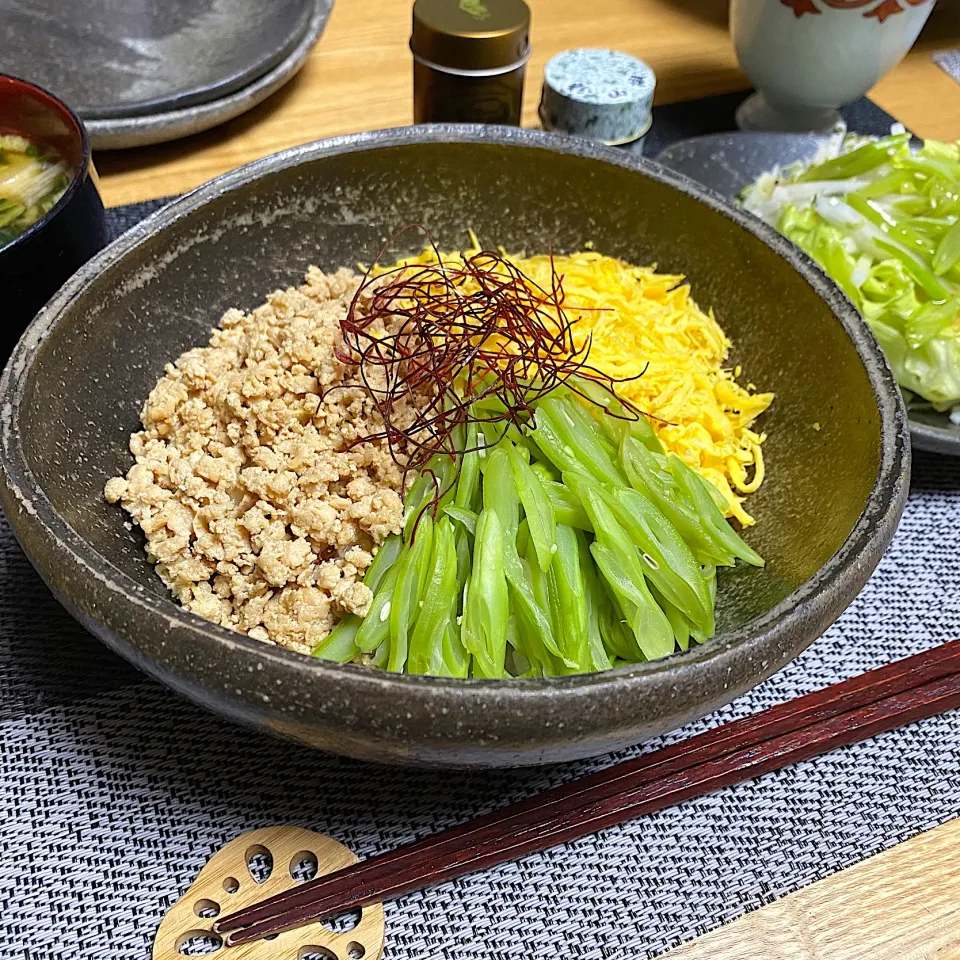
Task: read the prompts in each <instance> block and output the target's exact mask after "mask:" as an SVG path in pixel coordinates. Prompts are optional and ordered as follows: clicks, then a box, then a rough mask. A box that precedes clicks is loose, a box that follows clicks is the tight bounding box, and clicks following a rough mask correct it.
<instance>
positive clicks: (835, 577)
mask: <svg viewBox="0 0 960 960" xmlns="http://www.w3.org/2000/svg"><path fill="white" fill-rule="evenodd" d="M410 222H420V223H423V224H424V225H425V226H426V227H427V228H428V229H429V230H430V232H431V233H432V235H433V236H434V237H436V238H437V240H438V241H439V243H440V244H441V245H442V246H445V245H457V244H461V243H463V242H464V241H465V240H466V236H467V234H466V231H467V229H468V228H469V227H473V228H474V229H475V230H476V231H477V233H478V235H479V236H480V237H481V238H482V239H483V240H485V241H487V242H489V243H491V244H492V243H504V244H505V245H506V246H507V247H509V248H513V249H526V250H529V251H535V250H546V249H547V247H548V244H550V245H552V247H553V249H554V250H557V251H570V250H576V249H582V248H583V247H584V245H585V244H586V243H587V242H589V241H592V242H593V243H594V244H595V245H596V248H597V249H599V250H601V251H604V252H606V253H609V254H612V255H615V256H620V257H624V258H626V259H628V260H631V261H634V262H636V263H649V262H652V261H657V262H658V263H659V264H660V267H661V268H662V269H663V270H667V271H674V272H683V273H686V274H687V275H688V276H689V278H690V280H691V282H692V284H693V289H694V290H695V291H696V293H697V296H698V298H699V300H700V301H701V302H702V303H703V304H705V305H707V304H709V305H712V306H713V307H715V308H716V310H717V312H718V315H719V317H720V320H721V322H722V323H723V325H724V327H725V328H726V330H727V331H728V333H729V334H730V336H731V337H732V339H733V342H734V343H735V344H736V353H735V355H734V356H733V357H732V358H731V361H732V362H735V363H740V364H742V365H743V367H744V370H745V371H746V376H747V377H748V378H749V379H750V380H751V381H753V382H755V383H757V384H760V385H762V386H764V387H769V388H771V389H773V390H775V391H776V392H777V399H776V402H775V403H774V405H773V407H772V408H771V410H770V411H768V412H767V413H766V414H764V420H763V429H764V430H766V431H767V432H768V433H769V440H768V441H767V445H766V446H765V451H766V461H767V468H768V475H767V480H766V481H765V483H764V485H763V487H762V488H761V490H760V491H759V492H758V493H757V494H756V495H755V496H754V497H752V498H751V501H750V504H751V510H752V511H754V513H755V515H756V517H757V521H758V522H757V525H756V526H755V527H752V528H750V530H749V531H748V533H747V534H746V536H747V539H748V540H749V541H750V542H751V544H753V546H754V547H755V548H756V549H758V550H759V551H760V552H761V553H762V554H763V555H764V557H765V558H766V559H767V566H766V567H765V568H764V569H762V570H756V569H753V568H743V569H739V568H738V569H736V570H733V571H724V573H723V575H722V577H721V581H720V585H719V592H718V596H719V605H718V635H717V636H716V637H715V638H714V639H712V640H711V641H709V642H708V643H706V644H704V645H703V646H700V647H697V648H696V649H691V650H689V651H688V652H686V653H683V654H677V655H674V656H671V657H668V658H666V659H664V660H660V661H657V662H654V663H647V664H640V665H637V666H634V667H630V668H623V669H618V670H614V671H610V672H608V673H604V674H593V675H586V676H577V677H565V678H558V679H549V680H512V681H483V680H449V679H442V678H435V677H417V676H400V675H395V674H387V673H383V672H381V671H377V670H374V669H370V668H363V667H355V666H350V665H347V666H340V665H337V664H330V663H323V662H321V661H317V660H313V659H311V658H309V657H304V656H300V655H298V654H295V653H292V652H290V651H287V650H283V649H280V648H276V647H271V646H266V645H264V644H262V643H258V642H257V641H255V640H251V639H249V638H248V637H245V636H242V635H240V634H237V633H232V632H230V631H228V630H226V629H224V628H221V627H217V626H214V625H212V624H210V623H207V622H206V621H204V620H201V619H199V618H198V617H196V616H194V615H192V614H189V613H187V612H186V611H184V610H182V609H181V608H180V607H178V606H177V605H176V604H175V603H174V602H173V601H172V600H171V598H170V596H169V595H168V594H167V592H166V591H165V589H164V588H163V586H162V584H161V583H160V581H159V579H158V578H157V576H156V574H155V573H154V571H153V569H152V567H151V566H150V565H149V564H148V563H147V561H146V559H145V557H144V552H143V541H142V539H141V538H140V537H139V536H138V535H137V533H136V532H131V531H130V530H128V529H127V528H126V527H125V526H124V520H125V515H124V514H123V512H122V511H121V510H119V509H118V508H116V507H112V506H110V505H108V504H107V503H106V502H105V501H104V499H103V485H104V482H105V480H106V479H107V478H108V477H111V476H114V475H116V474H117V473H119V472H123V471H126V470H127V469H128V468H129V466H130V464H131V457H130V454H129V451H128V449H127V443H128V438H129V435H130V433H131V432H132V431H133V430H135V429H137V428H138V414H139V410H140V407H141V404H142V402H143V399H144V397H145V396H146V395H147V393H148V392H149V391H150V389H151V388H152V386H153V384H154V383H155V381H156V379H157V377H158V375H160V374H161V372H162V370H163V366H164V364H165V363H166V362H167V361H168V360H170V359H172V358H175V357H176V356H177V355H179V354H180V353H181V352H182V351H183V350H185V349H187V348H189V347H192V346H195V345H198V344H203V343H206V342H207V340H208V338H209V335H210V328H211V326H213V325H215V324H216V322H217V320H218V318H219V317H220V316H221V315H222V313H223V312H224V311H225V310H226V309H227V308H229V307H234V306H239V307H243V308H250V307H253V306H254V305H256V304H258V303H260V302H262V300H263V298H264V296H265V294H266V293H267V292H269V291H271V290H274V289H276V288H277V287H278V286H284V285H288V284H294V283H297V282H299V281H300V278H301V277H302V275H303V273H304V271H305V270H306V268H307V266H308V265H309V264H317V265H318V266H320V267H321V268H323V269H328V270H329V269H333V268H336V267H339V266H342V265H344V264H354V263H356V262H357V261H363V260H366V261H369V260H370V259H371V257H372V256H373V255H374V253H375V252H376V251H377V250H378V249H379V248H380V246H381V244H382V243H383V242H384V240H385V239H386V238H387V237H388V236H390V235H392V234H393V233H394V232H395V231H396V230H397V229H398V228H399V227H400V226H402V225H404V224H407V223H410ZM410 243H411V245H413V243H414V241H413V240H412V238H411V241H410ZM397 252H398V253H403V252H413V251H412V249H410V250H408V251H404V250H401V249H398V250H397ZM758 276H760V277H763V278H764V282H763V283H757V282H756V277H758ZM772 317H775V318H776V322H775V323H773V322H771V318H772ZM814 424H819V426H820V429H819V430H818V429H816V428H815V427H814ZM909 464H910V445H909V442H908V435H907V430H906V419H905V414H904V410H903V404H902V401H901V399H900V394H899V392H898V391H897V389H896V385H895V383H894V381H893V378H892V376H891V374H890V371H889V368H888V367H887V364H886V362H885V360H884V359H883V357H882V356H881V354H880V352H879V351H878V349H877V346H876V343H875V341H874V339H873V337H871V336H869V334H868V332H867V331H866V330H865V328H864V326H863V324H862V323H861V321H860V319H859V317H858V316H857V314H856V312H855V311H854V310H853V308H852V307H851V305H850V304H849V303H848V301H847V300H846V299H845V298H844V297H842V296H841V295H840V294H839V293H838V291H837V289H836V287H835V286H834V285H833V284H832V283H829V282H828V281H827V280H826V279H825V278H824V276H823V274H822V273H820V271H819V270H817V269H815V267H814V266H813V264H812V263H811V262H810V260H808V259H807V257H806V256H805V255H804V254H802V253H801V252H800V251H798V250H797V249H796V248H794V247H793V246H792V245H791V244H789V243H787V242H786V241H785V240H783V238H782V237H779V236H778V235H777V234H776V232H775V231H773V230H771V229H769V228H767V227H766V226H765V225H764V224H762V223H760V222H759V221H758V220H756V219H755V218H754V217H749V216H746V215H745V214H743V213H741V212H738V211H737V210H735V209H733V208H732V207H731V206H730V205H729V204H727V203H726V202H725V201H722V200H720V199H718V198H716V197H715V196H713V195H711V194H707V193H705V192H704V191H702V190H701V189H700V188H699V187H697V186H696V185H695V184H694V183H692V182H691V181H689V180H687V179H685V178H683V177H680V176H678V175H677V174H674V173H672V172H670V171H668V170H665V169H664V168H662V167H659V166H657V165H656V164H651V163H649V162H647V161H644V160H642V159H639V158H635V157H633V156H630V155H625V154H623V153H621V152H620V151H617V150H615V149H611V148H606V147H600V146H596V145H593V144H590V143H587V142H586V141H583V140H577V139H570V138H564V137H557V136H553V135H550V134H546V133H542V132H537V131H529V130H520V129H516V128H505V127H471V126H462V127H457V126H447V125H433V126H427V127H407V128H403V129H400V130H386V131H378V132H376V133H370V134H359V135H355V136H350V137H343V138H338V139H335V140H327V141H322V142H320V143H316V144H310V145H307V146H303V147H297V148H295V149H293V150H288V151H286V152H284V153H281V154H278V155H276V156H273V157H269V158H267V159H264V160H261V161H258V162H256V163H254V164H251V165H249V166H247V167H243V168H241V169H239V170H236V171H234V172H232V173H230V174H227V175H226V176H224V177H221V178H219V179H218V180H215V181H213V182H211V183H209V184H206V185H205V186H203V187H200V188H199V189H198V190H195V191H194V192H193V193H190V194H188V195H187V196H185V197H183V198H182V199H180V200H178V201H176V202H175V203H173V204H171V205H170V206H168V207H166V208H164V209H163V210H162V211H160V212H159V213H157V214H155V215H154V216H153V217H151V218H149V219H148V220H146V221H144V222H142V223H140V224H138V225H137V226H136V227H134V228H133V229H132V230H131V231H129V232H128V233H126V234H124V236H123V237H122V238H121V239H119V240H118V241H117V242H116V243H114V244H113V245H112V246H110V247H109V248H107V250H105V251H104V252H103V253H102V254H101V255H100V256H98V257H97V258H95V259H94V260H93V261H91V262H90V263H89V264H88V265H87V266H86V267H84V268H83V269H82V270H81V271H80V272H79V273H78V274H76V275H75V276H74V277H73V278H72V279H71V280H70V281H69V282H68V283H67V285H66V286H65V287H64V288H63V289H62V290H61V291H60V293H58V294H57V295H56V297H55V298H54V299H53V300H52V301H51V302H50V303H49V304H48V305H47V306H46V308H45V309H44V310H43V311H42V312H41V313H40V314H39V316H38V317H37V319H36V320H35V321H34V322H33V324H32V325H31V326H30V328H29V329H28V331H27V333H26V334H25V335H24V337H23V338H22V339H21V341H20V343H19V344H18V346H17V349H16V351H15V352H14V355H13V356H12V358H11V360H10V362H9V364H8V365H7V368H6V370H5V371H4V374H3V377H2V379H0V467H2V470H0V500H2V503H3V507H4V509H5V511H6V514H7V517H8V518H9V520H10V523H11V525H12V527H13V529H14V531H15V533H16V535H17V537H18V538H19V540H20V542H21V544H22V545H23V546H24V549H25V550H26V552H27V554H28V556H29V557H30V559H31V560H32V562H33V563H34V565H35V566H36V567H37V569H38V570H39V571H40V573H41V575H42V576H43V577H44V579H45V580H46V582H47V583H48V584H50V586H51V587H52V588H53V590H54V591H55V593H56V594H57V596H58V597H59V598H60V599H61V600H62V602H63V603H64V604H65V605H66V606H67V608H68V609H69V610H70V611H71V612H72V613H73V614H74V615H75V616H76V617H77V618H78V619H79V620H80V622H81V623H83V624H84V625H85V626H86V627H87V628H88V629H90V630H91V631H92V632H93V633H95V634H96V635H97V636H99V637H100V638H101V639H102V640H103V641H104V642H105V643H107V644H108V645H109V646H110V647H111V648H112V649H113V650H116V651H118V652H119V653H121V654H123V655H124V656H126V657H128V658H129V659H130V660H132V661H133V662H134V663H136V664H138V665H139V666H140V667H142V668H143V669H144V670H146V671H147V672H149V673H150V674H152V675H153V676H155V677H157V678H159V679H161V680H162V681H163V682H165V683H167V684H169V685H171V686H172V687H174V688H175V689H177V690H179V691H181V692H183V693H184V694H186V695H187V696H190V697H192V698H193V699H195V700H197V701H199V702H201V703H203V704H205V705H207V706H208V707H209V708H211V709H213V710H217V711H219V712H221V713H223V714H225V715H227V716H230V717H234V718H237V719H239V720H243V721H245V722H247V723H251V724H256V725H258V726H261V727H264V728H266V729H269V730H272V731H274V732H276V733H278V734H282V735H284V736H287V737H290V738H293V739H296V740H298V741H301V742H303V743H307V744H310V745H313V746H316V747H321V748H324V749H328V750H333V751H337V752H340V753H345V754H351V755H354V756H358V757H364V758H369V759H376V760H384V761H390V762H394V763H420V764H434V765H486V766H507V765H515V764H535V763H545V762H549V761H559V760H564V759H572V758H575V757H584V756H589V755H593V754H598V753H603V752H606V751H609V750H613V749H616V748H617V747H621V746H624V745H626V744H630V743H636V742H638V741H641V740H643V739H645V738H648V737H650V736H653V735H655V734H659V733H662V732H664V731H666V730H670V729H674V728H676V727H678V726H680V725H681V724H683V723H685V722H687V721H689V720H691V719H693V718H694V717H697V716H701V715H703V714H706V713H708V712H710V711H712V710H715V709H716V708H717V707H719V706H720V705H722V704H724V703H726V702H727V701H729V700H731V699H732V698H733V697H735V696H736V695H737V694H738V693H740V692H742V691H744V690H746V689H749V688H750V687H751V686H753V685H754V684H756V683H759V682H760V681H761V680H763V679H764V678H765V677H767V676H769V675H770V674H771V673H773V672H774V671H775V670H777V669H779V668H780V667H781V666H782V665H783V664H785V663H786V662H787V661H789V660H790V659H792V658H793V657H795V656H796V655H797V654H798V653H799V652H800V651H801V650H803V649H804V648H805V647H806V646H807V645H808V644H809V643H811V642H812V641H813V640H814V639H816V638H817V637H818V636H819V635H820V634H821V633H822V631H823V630H824V629H825V628H826V627H827V626H828V625H829V624H830V623H831V622H832V621H833V620H834V619H835V618H836V617H837V616H838V615H839V614H840V613H841V611H842V610H843V609H844V608H845V607H846V606H847V604H848V603H849V602H850V601H851V600H852V599H853V597H854V596H855V595H856V594H857V593H858V591H859V590H860V588H861V587H862V585H863V583H864V582H865V580H866V579H867V577H868V576H869V575H870V573H871V571H872V570H873V569H874V567H875V565H876V564H877V562H878V561H879V559H880V557H881V555H882V554H883V551H884V548H885V547H886V545H887V543H888V542H889V540H890V538H891V537H892V535H893V532H894V530H895V528H896V525H897V522H898V520H899V517H900V514H901V511H902V509H903V504H904V500H905V498H906V495H907V489H908V484H909ZM184 734H185V736H189V731H185V732H184Z"/></svg>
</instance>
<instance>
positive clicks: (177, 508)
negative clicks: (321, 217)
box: [105, 268, 403, 652]
mask: <svg viewBox="0 0 960 960" xmlns="http://www.w3.org/2000/svg"><path fill="white" fill-rule="evenodd" d="M358 282H359V278H358V277H356V275H355V274H353V273H352V272H351V271H348V270H340V271H338V272H337V273H335V274H332V275H329V276H327V275H324V274H323V273H321V272H320V271H319V270H317V269H316V268H311V269H310V271H309V272H308V273H307V276H306V283H305V285H304V286H302V287H299V288H298V289H290V290H286V291H277V292H276V293H273V294H271V295H270V297H268V299H267V302H266V303H265V304H263V306H261V307H258V308H257V309H256V310H254V311H253V312H252V313H250V314H245V313H242V312H241V311H239V310H230V311H228V312H227V313H226V314H225V315H224V317H223V319H222V320H221V321H220V328H219V329H218V330H215V331H214V332H213V335H212V337H211V339H210V344H209V346H206V347H198V348H197V349H194V350H189V351H187V352H186V353H185V354H183V356H181V357H180V358H179V360H177V361H176V363H174V364H169V365H168V366H167V368H166V373H165V376H164V377H163V379H162V380H160V381H159V382H158V383H157V385H156V387H154V389H153V391H152V393H151V394H150V396H149V398H148V399H147V402H146V404H145V406H144V408H143V412H142V414H141V420H142V422H143V426H144V429H143V430H142V431H140V432H139V433H135V434H134V435H133V436H132V437H131V438H130V450H131V452H132V453H133V454H134V456H135V457H136V460H137V462H136V464H135V466H133V467H132V468H131V469H130V471H129V473H128V474H127V475H126V477H125V478H124V477H115V478H113V479H112V480H110V481H109V482H108V483H107V485H106V489H105V495H106V498H107V500H109V501H110V502H111V503H116V502H118V501H119V502H120V503H121V504H122V505H123V507H124V509H125V510H127V511H128V512H129V513H130V515H131V516H132V517H133V518H134V520H136V522H137V523H138V524H139V525H140V527H141V528H142V529H143V531H144V533H145V534H146V537H147V553H148V555H149V556H150V558H151V560H154V561H156V566H157V572H158V573H159V574H160V576H161V577H162V578H163V580H164V582H165V583H166V584H167V586H168V587H169V588H170V590H171V591H172V592H173V594H174V595H175V596H176V597H177V599H178V600H179V601H180V602H181V603H182V604H183V606H184V607H186V608H187V609H188V610H191V611H193V612H194V613H196V614H199V615H200V616H201V617H205V618H206V619H207V620H212V621H214V622H215V623H219V624H222V625H223V626H226V627H231V628H232V629H234V630H238V631H240V632H241V633H246V634H249V636H251V637H255V638H256V639H258V640H264V641H272V642H274V643H278V644H281V645H282V646H286V647H292V648H293V649H296V650H300V651H303V652H309V651H310V650H311V649H312V648H313V647H314V646H315V645H316V644H317V643H318V641H320V640H321V639H323V637H325V636H326V635H327V633H328V632H329V631H330V629H331V627H332V626H333V625H334V624H335V623H336V621H337V620H339V619H340V617H341V616H343V615H344V614H346V613H357V614H364V613H366V611H367V608H368V607H369V605H370V601H371V599H372V597H371V593H370V590H369V589H368V588H367V587H365V586H364V585H363V583H362V582H361V581H362V578H363V572H364V571H365V570H366V568H367V567H368V566H369V564H370V562H371V560H372V553H373V551H374V550H375V548H376V545H377V544H379V543H380V542H382V541H383V539H384V538H385V537H386V536H388V535H389V534H391V533H397V532H399V530H400V527H401V520H402V513H403V504H402V501H401V497H400V488H401V483H402V471H401V470H400V468H399V467H398V466H397V464H396V462H395V461H394V460H393V459H392V457H391V455H390V453H389V451H388V449H387V447H386V445H385V444H383V443H380V442H364V443H361V444H359V445H358V446H355V447H353V448H351V449H348V445H349V443H350V441H352V440H355V439H357V438H358V437H362V436H367V435H369V434H372V433H375V432H377V431H378V430H380V429H382V421H380V419H379V416H378V414H377V413H376V411H375V410H374V409H373V405H372V403H371V401H370V400H369V398H368V396H367V394H366V393H365V392H363V391H361V390H358V389H355V388H353V389H343V390H334V391H333V392H332V393H330V394H329V395H328V396H327V397H326V398H325V399H321V393H322V392H323V391H324V390H325V389H328V388H330V387H332V386H335V385H338V384H341V383H346V384H349V383H352V382H355V379H354V378H355V377H356V369H355V368H352V367H349V366H346V365H344V364H343V363H341V362H340V361H339V360H337V359H336V358H335V357H334V355H333V350H334V347H336V346H337V345H338V344H340V343H341V334H340V320H341V318H342V317H343V316H344V315H345V313H346V310H347V306H348V304H349V302H350V299H351V297H352V296H353V293H354V291H355V290H356V288H357V284H358Z"/></svg>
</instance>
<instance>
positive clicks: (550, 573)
mask: <svg viewBox="0 0 960 960" xmlns="http://www.w3.org/2000/svg"><path fill="white" fill-rule="evenodd" d="M556 544H557V552H556V555H555V558H554V562H553V563H552V564H551V565H550V567H549V568H548V570H547V584H548V587H549V589H550V590H551V593H552V594H553V593H555V595H556V598H557V604H558V606H559V623H560V629H561V637H562V642H563V646H562V649H563V656H564V660H565V661H566V662H567V663H570V662H573V663H574V664H575V665H576V669H577V670H578V671H579V672H581V673H588V672H589V671H590V666H591V652H590V648H589V636H588V626H589V625H588V618H587V595H586V586H585V584H584V578H583V572H582V571H581V569H580V549H579V547H578V545H577V535H576V533H574V531H573V529H572V528H571V527H567V526H563V525H562V524H561V525H560V526H559V527H557V528H556Z"/></svg>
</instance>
